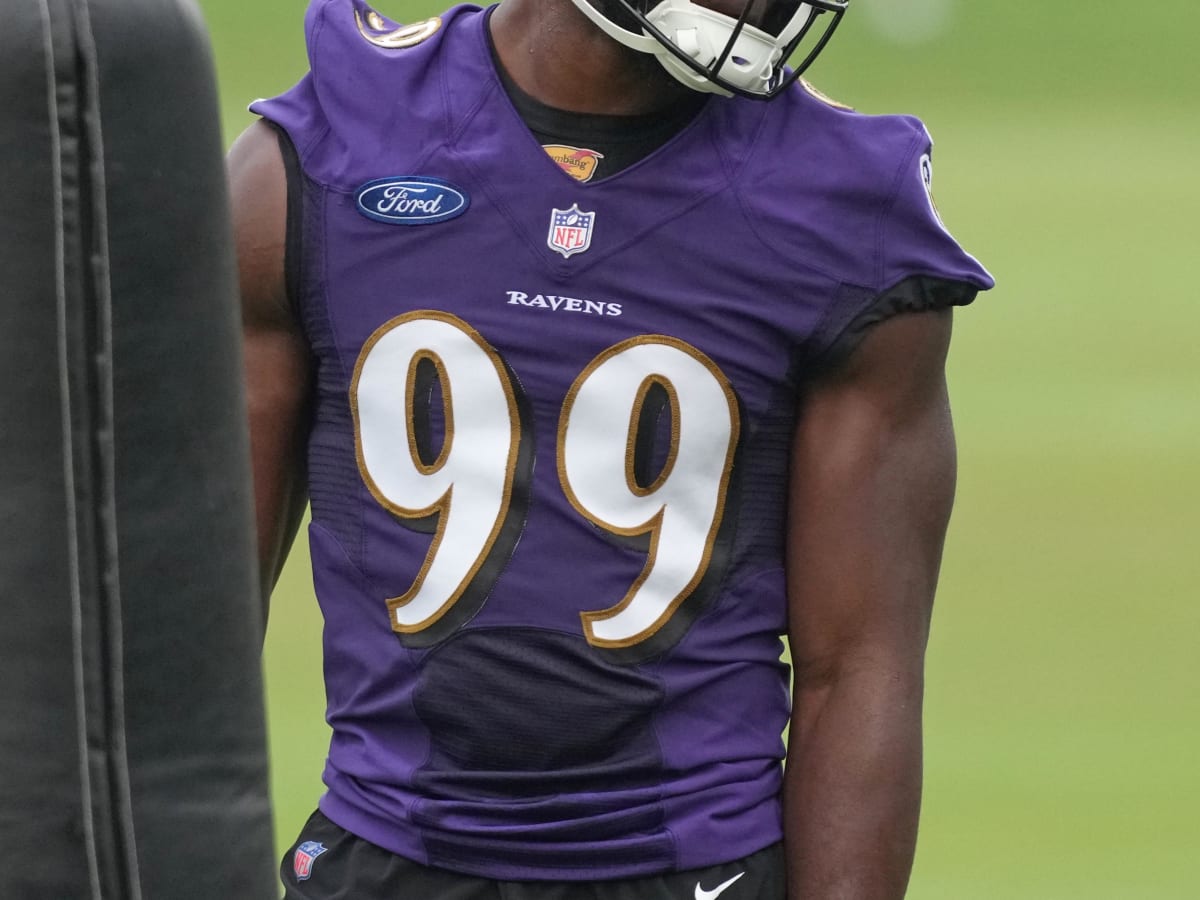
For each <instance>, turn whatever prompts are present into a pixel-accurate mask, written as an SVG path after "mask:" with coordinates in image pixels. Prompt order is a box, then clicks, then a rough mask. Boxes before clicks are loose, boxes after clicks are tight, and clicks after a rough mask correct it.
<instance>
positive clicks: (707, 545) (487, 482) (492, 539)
mask: <svg viewBox="0 0 1200 900" xmlns="http://www.w3.org/2000/svg"><path fill="white" fill-rule="evenodd" d="M435 382H436V384H437V386H438V388H439V389H440V390H439V395H440V398H441V406H442V409H441V413H442V415H441V421H442V423H443V427H442V432H443V433H442V438H441V442H440V445H439V446H436V447H435V446H433V441H432V440H431V438H430V434H429V432H430V428H429V408H428V402H427V398H428V397H429V396H430V394H431V389H430V386H431V385H432V384H433V383H435ZM350 401H351V408H352V411H353V416H354V435H355V445H356V452H357V454H358V464H359V470H360V472H361V474H362V477H363V480H364V482H365V483H366V485H367V487H368V489H369V490H370V492H371V494H372V495H373V496H374V497H375V499H376V500H377V501H378V502H379V503H380V504H381V505H382V506H383V507H384V508H386V509H388V510H389V511H390V512H392V513H393V514H394V515H395V516H397V517H398V518H400V519H402V520H406V521H407V522H408V523H409V524H412V525H414V526H418V527H420V526H421V525H423V524H426V525H427V524H428V523H430V522H433V521H435V522H436V525H435V526H434V527H433V528H432V529H430V530H432V531H433V533H434V536H433V539H432V541H431V542H430V547H429V551H428V554H427V556H426V558H425V560H424V563H423V565H422V566H421V569H420V571H419V572H418V573H417V576H416V578H415V580H414V581H413V584H412V585H411V586H410V587H409V588H408V589H407V590H406V591H405V592H404V593H403V594H400V595H399V596H397V597H395V598H392V599H389V600H388V608H389V610H390V611H391V615H392V628H393V630H395V631H396V632H397V633H398V634H400V635H401V636H402V639H405V638H407V640H405V642H406V643H410V644H413V645H416V646H425V645H428V644H430V643H434V642H436V641H437V640H441V639H442V638H443V637H445V636H446V634H447V633H448V629H449V630H452V629H453V628H454V627H457V625H458V624H461V623H462V622H465V621H467V620H468V619H469V618H470V617H471V616H473V615H474V614H475V613H476V612H477V611H478V609H479V607H480V606H481V605H482V604H483V602H484V600H485V599H486V596H487V593H488V591H490V589H491V587H492V585H493V584H494V582H495V579H496V578H497V577H499V574H500V571H501V569H502V567H503V565H504V562H505V561H506V560H507V558H508V556H509V554H510V553H511V552H513V547H514V546H515V545H516V539H517V537H518V536H519V533H518V532H517V531H516V529H518V528H519V524H520V519H521V516H519V515H516V512H517V511H519V509H520V506H521V504H520V502H519V495H520V491H521V487H520V486H521V482H522V481H523V480H524V479H525V478H527V477H528V471H529V469H530V467H531V465H532V459H531V458H530V456H529V452H530V451H529V448H530V447H531V446H532V440H530V438H531V435H528V434H526V433H525V432H526V431H527V430H528V428H529V426H528V425H524V424H523V423H522V417H521V415H520V409H519V402H518V398H517V394H516V391H515V389H514V385H513V382H512V378H511V376H510V375H509V373H508V369H507V367H506V366H505V364H504V361H503V360H502V359H501V358H500V356H499V354H497V353H496V351H495V350H494V349H492V348H491V347H490V346H489V345H488V344H487V342H486V341H485V340H484V339H483V338H482V337H481V336H480V335H479V334H478V333H477V332H476V331H475V330H474V329H472V328H471V327H470V326H469V325H468V324H467V323H466V322H464V321H462V320H461V319H458V318H456V317H455V316H452V315H449V314H446V313H441V312H432V311H420V312H414V313H409V314H407V315H403V316H399V317H397V318H395V319H392V320H391V321H390V322H388V323H386V324H385V325H383V326H382V327H380V328H379V329H378V330H377V331H376V332H375V333H374V334H373V335H372V336H371V338H370V339H369V340H368V341H367V343H366V344H365V345H364V347H363V350H362V353H361V354H360V356H359V359H358V363H357V365H356V366H355V373H354V379H353V382H352V385H351V390H350ZM423 403H424V405H423ZM651 408H653V409H655V411H656V413H655V415H652V416H648V415H647V410H648V409H651ZM662 416H666V417H667V418H666V422H667V424H668V426H669V427H664V428H658V429H657V430H658V431H662V432H664V433H666V435H667V436H666V438H665V446H664V447H662V448H658V449H659V452H658V453H657V458H658V459H659V463H658V465H657V469H655V470H653V471H651V472H650V474H649V475H647V474H646V473H645V472H644V471H642V470H644V469H645V467H646V464H645V462H644V459H639V456H641V457H644V456H645V455H646V454H645V452H644V451H645V450H646V447H647V445H648V444H653V442H654V438H653V432H654V431H655V430H656V429H655V423H661V421H662ZM648 423H649V424H648ZM557 424H558V442H557V456H558V458H557V460H556V465H557V470H558V475H559V481H560V483H561V487H562V489H563V491H564V492H565V494H566V497H567V499H568V500H569V501H570V503H571V505H572V506H573V507H574V508H575V510H576V511H578V513H579V515H580V516H582V517H583V518H585V519H587V520H588V521H590V522H592V523H593V524H594V525H596V526H597V527H598V528H601V529H603V530H605V531H608V532H610V533H612V534H614V535H617V536H620V537H629V538H642V539H643V540H646V541H647V550H646V554H647V557H646V564H645V567H644V568H643V570H642V572H641V574H640V575H639V576H638V577H637V578H636V579H635V581H634V582H633V584H631V585H630V587H629V590H628V591H627V592H626V594H625V595H624V597H614V598H613V601H614V602H613V605H611V606H609V607H608V608H605V609H599V610H581V611H580V615H581V620H582V628H583V632H584V635H585V637H586V638H587V640H588V642H589V643H591V644H592V645H593V646H596V647H601V648H629V647H634V646H637V645H640V644H642V643H644V642H646V641H648V640H649V639H650V638H652V637H653V636H654V635H656V634H658V633H659V632H660V631H661V630H662V629H663V628H664V626H665V625H666V624H667V623H668V622H669V621H670V620H671V618H672V616H674V615H675V614H676V613H677V611H678V610H679V608H680V606H681V605H682V604H683V603H684V601H685V600H687V598H688V597H689V596H691V595H692V594H693V592H695V591H696V590H697V588H698V586H699V585H700V584H701V582H702V581H703V580H704V576H705V575H706V574H707V573H708V571H709V569H710V567H711V566H712V564H713V559H714V547H715V545H716V542H717V535H718V531H719V529H720V526H721V523H722V521H723V518H724V513H725V503H726V498H727V494H728V489H729V479H730V473H731V471H732V468H733V457H734V451H735V449H736V446H737V443H738V437H739V429H740V419H739V414H738V404H737V399H736V397H735V395H734V392H733V388H732V386H731V385H730V383H729V380H728V379H727V378H726V377H725V375H724V374H723V373H722V372H721V370H720V369H719V368H718V367H717V366H716V364H715V363H713V362H712V360H710V359H709V358H708V357H706V356H705V355H704V354H702V353H701V352H700V351H698V350H696V349H695V348H694V347H691V346H689V345H688V344H686V343H684V342H682V341H679V340H677V339H675V338H671V337H666V336H662V335H642V336H639V337H636V338H633V339H631V340H628V341H624V342H622V343H620V344H616V345H614V346H612V347H609V348H608V349H607V350H605V351H603V352H602V353H600V354H599V355H598V356H597V357H596V358H595V359H594V360H592V362H591V363H589V364H588V365H587V366H586V367H585V368H584V370H583V371H582V372H581V373H580V375H579V376H578V378H577V379H576V380H575V382H574V384H573V385H572V386H571V389H570V391H569V392H568V394H567V396H566V397H565V398H564V399H563V405H562V412H561V415H560V419H559V422H558V423H557ZM518 552H519V551H518Z"/></svg>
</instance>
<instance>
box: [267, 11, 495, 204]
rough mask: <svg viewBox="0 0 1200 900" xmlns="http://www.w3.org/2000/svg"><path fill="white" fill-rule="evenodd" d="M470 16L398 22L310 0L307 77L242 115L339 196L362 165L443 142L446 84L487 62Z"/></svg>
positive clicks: (476, 19)
mask: <svg viewBox="0 0 1200 900" xmlns="http://www.w3.org/2000/svg"><path fill="white" fill-rule="evenodd" d="M480 16H482V11H481V10H480V9H479V8H478V7H476V6H470V5H462V6H455V7H452V8H450V9H448V10H446V11H445V12H443V13H442V14H440V15H436V16H430V17H428V18H424V19H418V20H416V21H413V22H408V23H399V22H396V21H394V20H392V19H389V18H387V17H386V16H385V15H383V14H382V13H380V12H378V11H377V10H375V9H374V8H373V7H372V6H370V5H368V4H367V3H365V2H364V0H312V2H311V3H310V5H309V7H308V12H307V15H306V17H305V32H306V43H307V48H308V58H309V72H308V74H307V75H306V76H305V78H304V79H303V80H302V81H301V82H300V83H299V84H298V85H296V87H294V88H293V89H291V90H290V91H288V92H286V93H285V94H283V95H281V96H279V97H276V98H273V99H271V100H262V101H256V102H255V103H254V104H253V105H252V106H251V110H252V111H254V112H256V113H258V114H259V115H262V116H264V117H265V118H267V119H270V120H272V121H274V122H275V123H276V124H278V125H279V126H280V127H282V128H283V129H284V130H285V131H286V132H287V133H288V135H289V137H290V138H291V139H292V142H293V144H294V145H295V147H296V150H297V153H298V155H299V157H300V160H301V163H302V164H303V167H304V170H305V172H306V173H307V174H308V175H309V176H310V177H312V178H314V179H315V180H316V181H318V182H320V183H322V184H325V185H327V186H330V187H334V188H340V189H347V190H348V189H349V188H350V187H352V186H353V184H351V182H353V181H354V179H355V178H358V174H357V169H359V168H362V167H363V166H364V165H365V166H366V167H367V168H370V167H371V165H373V164H374V163H375V162H377V161H379V159H380V158H382V157H387V158H390V159H398V158H405V156H406V154H414V155H415V154H419V153H420V152H421V148H422V147H424V148H426V149H427V148H428V147H429V146H432V145H433V144H435V143H436V142H437V141H438V140H439V136H441V137H442V138H443V139H444V137H445V135H446V134H447V133H448V115H447V110H446V106H445V103H446V97H447V95H448V93H452V90H450V89H451V88H452V87H453V86H452V85H450V82H451V81H453V80H454V79H464V78H469V74H464V73H470V72H475V71H476V70H480V69H481V68H482V66H483V62H484V61H486V58H487V57H486V45H485V44H484V43H483V37H482V34H483V31H482V25H481V22H482V19H481V18H479V17H480ZM472 22H473V23H474V26H472ZM448 59H454V60H456V63H455V64H454V65H447V62H446V61H447V60H448ZM479 81H480V79H479V78H474V79H471V80H469V81H467V82H466V84H478V82H479ZM460 83H462V82H460ZM401 110H402V111H403V115H402V116H401V115H400V111H401ZM401 122H402V124H403V126H404V127H398V126H399V125H400V124H401Z"/></svg>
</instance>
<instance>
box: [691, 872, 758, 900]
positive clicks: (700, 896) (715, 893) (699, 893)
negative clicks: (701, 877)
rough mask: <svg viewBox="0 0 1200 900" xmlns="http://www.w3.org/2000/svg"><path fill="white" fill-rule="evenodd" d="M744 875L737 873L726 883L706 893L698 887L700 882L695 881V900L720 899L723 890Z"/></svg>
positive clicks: (743, 873)
mask: <svg viewBox="0 0 1200 900" xmlns="http://www.w3.org/2000/svg"><path fill="white" fill-rule="evenodd" d="M745 874H746V873H745V872H738V873H737V874H736V875H734V876H733V877H732V878H730V879H729V880H728V881H724V882H722V883H721V884H718V885H717V886H716V887H715V888H713V889H712V890H711V891H706V890H705V889H704V888H702V887H700V882H698V881H697V882H696V900H717V898H718V897H720V896H721V895H722V894H723V893H725V888H727V887H729V886H730V885H731V884H733V883H734V882H735V881H737V880H738V879H739V878H741V877H742V876H743V875H745Z"/></svg>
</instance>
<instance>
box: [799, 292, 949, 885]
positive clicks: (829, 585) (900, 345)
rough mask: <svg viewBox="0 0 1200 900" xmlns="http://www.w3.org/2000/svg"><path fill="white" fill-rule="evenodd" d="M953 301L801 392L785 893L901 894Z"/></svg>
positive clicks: (941, 521) (906, 318)
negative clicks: (803, 394)
mask: <svg viewBox="0 0 1200 900" xmlns="http://www.w3.org/2000/svg"><path fill="white" fill-rule="evenodd" d="M950 331H951V313H950V311H949V310H942V311H938V312H927V313H920V314H912V315H902V316H899V317H896V318H894V319H892V320H890V321H888V322H885V323H884V324H882V325H879V326H877V327H876V328H874V329H873V330H872V332H871V333H870V334H869V337H868V338H867V339H866V340H865V341H864V343H863V344H862V346H861V347H859V348H858V350H857V351H856V352H855V353H853V354H852V355H851V357H850V358H849V360H848V361H847V362H846V363H845V364H844V365H843V366H842V367H841V368H839V369H838V370H837V371H835V372H833V373H832V374H831V375H829V376H827V377H825V378H824V379H822V380H821V381H820V382H819V383H818V384H817V385H816V386H814V387H813V388H812V389H811V391H810V392H809V393H808V395H807V397H806V399H805V400H804V403H803V407H802V409H801V414H800V419H799V425H798V428H797V431H796V436H795V444H794V449H793V460H792V485H791V490H790V511H789V528H788V549H789V558H788V566H789V572H788V575H789V583H788V589H789V610H790V624H789V633H790V640H791V648H792V658H793V663H794V666H795V682H794V700H793V712H792V725H791V736H790V742H789V753H788V765H787V774H786V778H785V817H786V819H785V821H786V825H785V834H786V839H787V846H788V855H789V866H788V868H789V873H788V877H789V892H788V893H789V897H790V898H791V900H800V898H805V900H814V898H821V900H850V898H854V900H859V898H899V897H902V896H903V895H904V891H905V887H906V885H907V882H908V877H909V872H910V869H911V866H912V859H913V852H914V848H915V844H916V834H917V819H918V814H919V808H920V795H921V704H922V693H923V668H924V652H925V645H926V640H927V637H928V634H929V621H930V612H931V609H932V603H933V594H934V588H935V584H936V581H937V574H938V567H939V563H940V560H941V553H942V544H943V539H944V536H945V532H946V526H947V523H948V521H949V516H950V508H951V505H952V502H953V497H954V483H955V446H954V434H953V427H952V423H951V417H950V405H949V399H948V395H947V389H946V381H945V374H944V363H945V358H946V353H947V349H948V346H949V342H950Z"/></svg>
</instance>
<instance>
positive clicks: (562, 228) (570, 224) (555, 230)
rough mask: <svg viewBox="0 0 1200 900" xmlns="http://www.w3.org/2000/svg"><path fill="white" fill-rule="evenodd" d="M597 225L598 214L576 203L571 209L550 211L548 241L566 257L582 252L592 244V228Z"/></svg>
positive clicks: (552, 247)
mask: <svg viewBox="0 0 1200 900" xmlns="http://www.w3.org/2000/svg"><path fill="white" fill-rule="evenodd" d="M595 225H596V214H595V213H594V212H584V211H583V210H581V209H580V208H579V204H578V203H576V204H575V205H574V206H572V207H571V208H570V209H556V210H553V211H552V212H551V213H550V234H549V235H547V237H546V243H547V244H549V245H550V249H551V250H556V251H558V252H559V253H561V254H562V255H563V258H564V259H565V258H566V257H568V256H571V255H573V254H575V253H582V252H583V251H584V250H586V249H587V248H588V247H590V246H592V229H593V228H594V227H595Z"/></svg>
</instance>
